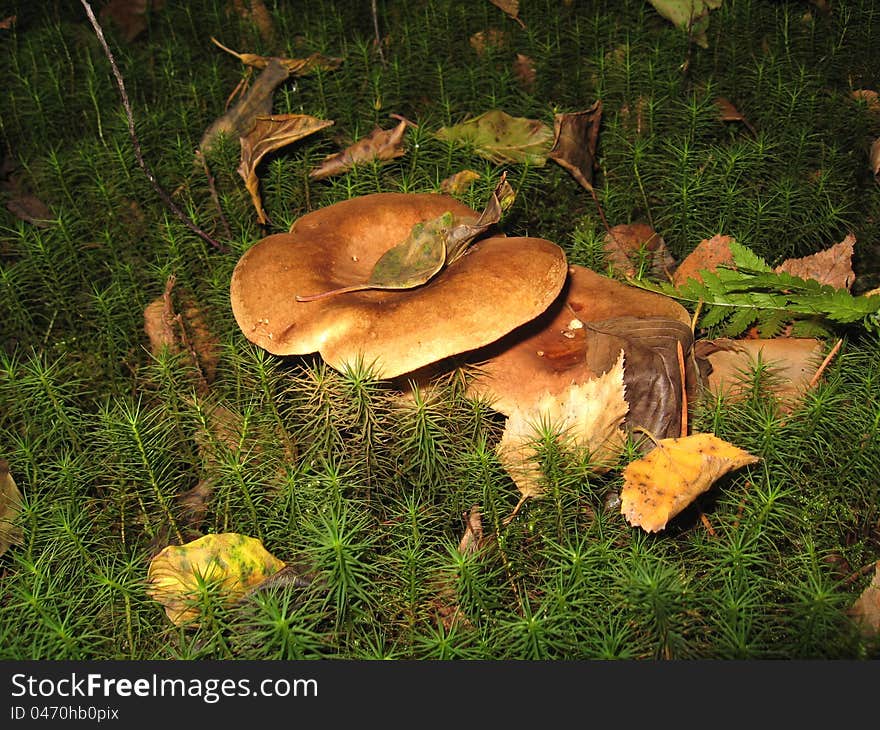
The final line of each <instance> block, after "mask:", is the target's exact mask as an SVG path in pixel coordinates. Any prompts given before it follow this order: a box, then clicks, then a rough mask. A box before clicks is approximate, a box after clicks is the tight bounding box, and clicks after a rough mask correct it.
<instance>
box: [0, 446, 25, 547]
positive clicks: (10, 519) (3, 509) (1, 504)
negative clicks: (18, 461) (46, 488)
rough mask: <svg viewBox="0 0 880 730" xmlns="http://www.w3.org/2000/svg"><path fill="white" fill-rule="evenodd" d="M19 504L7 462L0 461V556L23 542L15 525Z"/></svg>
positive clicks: (16, 488)
mask: <svg viewBox="0 0 880 730" xmlns="http://www.w3.org/2000/svg"><path fill="white" fill-rule="evenodd" d="M21 504H22V496H21V492H20V491H19V489H18V485H17V484H16V483H15V479H13V478H12V474H11V473H10V471H9V462H7V461H6V460H5V459H0V555H3V553H5V552H6V551H7V550H8V549H9V547H10V546H11V545H21V544H22V543H23V542H24V531H23V530H22V529H21V527H20V526H19V525H18V524H16V519H17V518H18V515H19V513H20V512H21Z"/></svg>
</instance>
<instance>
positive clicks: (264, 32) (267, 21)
mask: <svg viewBox="0 0 880 730" xmlns="http://www.w3.org/2000/svg"><path fill="white" fill-rule="evenodd" d="M232 6H233V8H235V12H236V14H237V15H238V17H240V18H242V19H243V20H248V21H250V22H252V23H253V24H254V25H255V26H256V28H257V30H258V31H259V33H260V38H262V39H263V42H264V43H266V44H267V45H268V46H270V47H274V46H275V43H276V34H275V24H274V23H273V22H272V16H271V15H270V14H269V10H268V8H266V5H265V3H264V2H263V0H232Z"/></svg>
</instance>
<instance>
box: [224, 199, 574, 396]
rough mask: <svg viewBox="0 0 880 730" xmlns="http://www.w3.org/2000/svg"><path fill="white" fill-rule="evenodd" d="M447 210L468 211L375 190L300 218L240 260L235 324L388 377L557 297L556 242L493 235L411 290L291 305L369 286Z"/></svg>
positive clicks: (278, 348) (505, 326)
mask: <svg viewBox="0 0 880 730" xmlns="http://www.w3.org/2000/svg"><path fill="white" fill-rule="evenodd" d="M446 211H452V213H453V214H455V215H456V216H470V217H476V213H475V212H474V211H473V210H471V209H470V208H468V207H467V206H465V205H463V204H462V203H460V202H458V201H456V200H455V199H454V198H452V197H449V196H445V195H436V194H431V193H425V194H406V193H375V194H372V195H365V196H362V197H359V198H352V199H351V200H347V201H343V202H341V203H336V204H334V205H330V206H327V207H326V208H322V209H320V210H317V211H314V212H312V213H308V214H306V215H304V216H303V217H302V218H300V219H299V220H297V221H296V222H295V223H294V225H293V226H292V227H291V230H290V232H289V233H280V234H275V235H272V236H268V237H267V238H264V239H262V240H261V241H259V242H257V243H256V244H254V246H253V247H251V249H250V250H248V251H247V252H246V253H245V254H244V255H243V256H242V257H241V259H240V260H239V262H238V264H237V265H236V267H235V271H234V272H233V274H232V282H231V285H230V296H231V303H232V310H233V314H234V315H235V319H236V322H238V325H239V327H241V329H242V331H243V332H244V334H245V336H246V337H247V338H248V339H249V340H250V341H252V342H254V343H255V344H257V345H259V346H260V347H262V348H264V349H266V350H268V351H269V352H271V353H273V354H276V355H305V354H308V353H312V352H319V353H320V354H321V355H322V357H323V358H324V359H325V360H326V361H327V363H328V364H329V365H330V366H331V367H334V368H336V369H342V368H343V367H344V366H345V364H346V363H352V364H353V363H354V362H355V361H356V360H357V359H358V358H363V361H364V362H365V363H366V364H368V365H369V364H372V365H373V366H374V368H375V372H376V374H377V375H378V376H379V377H382V378H393V377H396V376H398V375H402V374H404V373H408V372H411V371H413V370H416V369H418V368H421V367H423V366H425V365H428V364H430V363H433V362H436V361H438V360H442V359H443V358H446V357H450V356H452V355H456V354H458V353H462V352H465V351H468V350H472V349H475V348H478V347H483V346H485V345H487V344H489V343H491V342H494V341H495V340H497V339H498V338H499V337H502V336H504V335H505V334H507V333H508V332H510V331H511V330H513V329H515V328H516V327H519V326H520V325H522V324H524V323H526V322H528V321H529V320H531V319H533V318H534V317H536V316H538V315H539V314H540V313H541V312H543V311H544V310H545V309H546V308H547V307H548V306H549V305H550V304H551V303H552V302H553V300H554V299H556V297H557V295H558V294H559V292H560V291H561V289H562V287H563V285H564V283H565V279H566V275H567V265H566V260H565V253H564V252H563V251H562V249H560V248H559V247H558V246H556V245H555V244H554V243H551V242H550V241H546V240H544V239H540V238H504V237H493V238H486V239H483V240H481V241H478V242H477V243H475V244H473V245H471V247H470V249H469V251H468V252H467V254H466V255H465V256H463V257H462V258H461V259H459V260H458V261H456V262H455V263H454V264H452V265H450V266H448V267H447V268H445V269H443V270H442V271H441V272H440V273H439V274H437V275H436V276H435V277H434V278H433V279H431V281H429V282H428V283H427V284H425V285H422V286H419V287H416V288H414V289H406V290H398V291H379V290H365V291H357V292H349V293H345V294H338V295H335V296H330V297H327V298H324V299H319V300H315V301H310V302H297V301H296V299H295V297H296V295H301V296H304V295H311V294H317V293H321V292H326V291H330V290H332V289H337V288H340V287H344V286H350V285H353V284H359V283H363V282H366V281H367V279H368V278H369V275H370V272H371V271H372V268H373V265H374V264H375V263H376V261H377V260H378V259H379V258H380V257H381V256H382V254H384V253H385V252H386V251H387V250H388V249H389V248H391V247H393V246H395V245H397V244H398V243H400V242H401V241H403V240H404V239H405V238H406V237H407V236H408V235H409V232H410V230H411V228H412V226H413V225H414V224H416V223H418V222H420V221H424V220H430V219H433V218H436V217H438V216H440V215H442V214H443V213H445V212H446Z"/></svg>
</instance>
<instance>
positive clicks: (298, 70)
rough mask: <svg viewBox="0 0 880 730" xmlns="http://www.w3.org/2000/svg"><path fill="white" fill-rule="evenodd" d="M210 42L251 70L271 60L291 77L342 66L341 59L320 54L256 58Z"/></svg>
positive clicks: (265, 64) (267, 63)
mask: <svg viewBox="0 0 880 730" xmlns="http://www.w3.org/2000/svg"><path fill="white" fill-rule="evenodd" d="M211 42H212V43H213V44H214V45H215V46H218V47H219V48H222V49H223V50H224V51H226V52H227V53H231V54H232V55H233V56H235V57H236V58H237V59H239V60H240V61H241V62H242V63H243V64H245V65H246V66H251V67H253V68H259V69H264V68H266V67H267V66H268V65H269V62H270V61H272V60H275V61H277V62H278V63H280V64H281V65H282V66H284V68H286V69H287V71H288V73H289V74H290V75H291V76H305V75H306V74H309V73H311V72H312V71H315V70H317V69H320V70H321V71H335V70H336V69H337V68H339V66H340V65H342V59H341V58H334V57H331V56H324V55H322V54H320V53H313V54H311V55H310V56H308V57H307V58H282V57H280V56H258V55H257V54H255V53H239V52H238V51H233V50H232V49H231V48H227V47H226V46H224V45H223V44H222V43H221V42H220V41H218V40H217V39H216V38H214V37H212V38H211Z"/></svg>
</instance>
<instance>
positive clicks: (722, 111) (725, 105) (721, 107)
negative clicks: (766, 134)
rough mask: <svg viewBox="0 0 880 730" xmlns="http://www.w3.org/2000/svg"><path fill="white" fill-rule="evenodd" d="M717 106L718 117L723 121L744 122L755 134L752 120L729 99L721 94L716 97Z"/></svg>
mask: <svg viewBox="0 0 880 730" xmlns="http://www.w3.org/2000/svg"><path fill="white" fill-rule="evenodd" d="M715 106H716V107H718V118H719V119H720V120H721V121H722V122H742V123H743V124H744V125H745V127H746V128H747V129H748V130H749V131H750V132H751V133H752V134H755V128H754V127H753V126H752V124H751V122H749V120H748V119H746V118H745V117H744V116H743V115H742V113H741V112H740V111H739V109H737V108H736V107H735V106H734V105H733V103H732V102H731V101H730V100H729V99H725V98H724V97H723V96H719V97H718V98H717V99H715Z"/></svg>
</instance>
